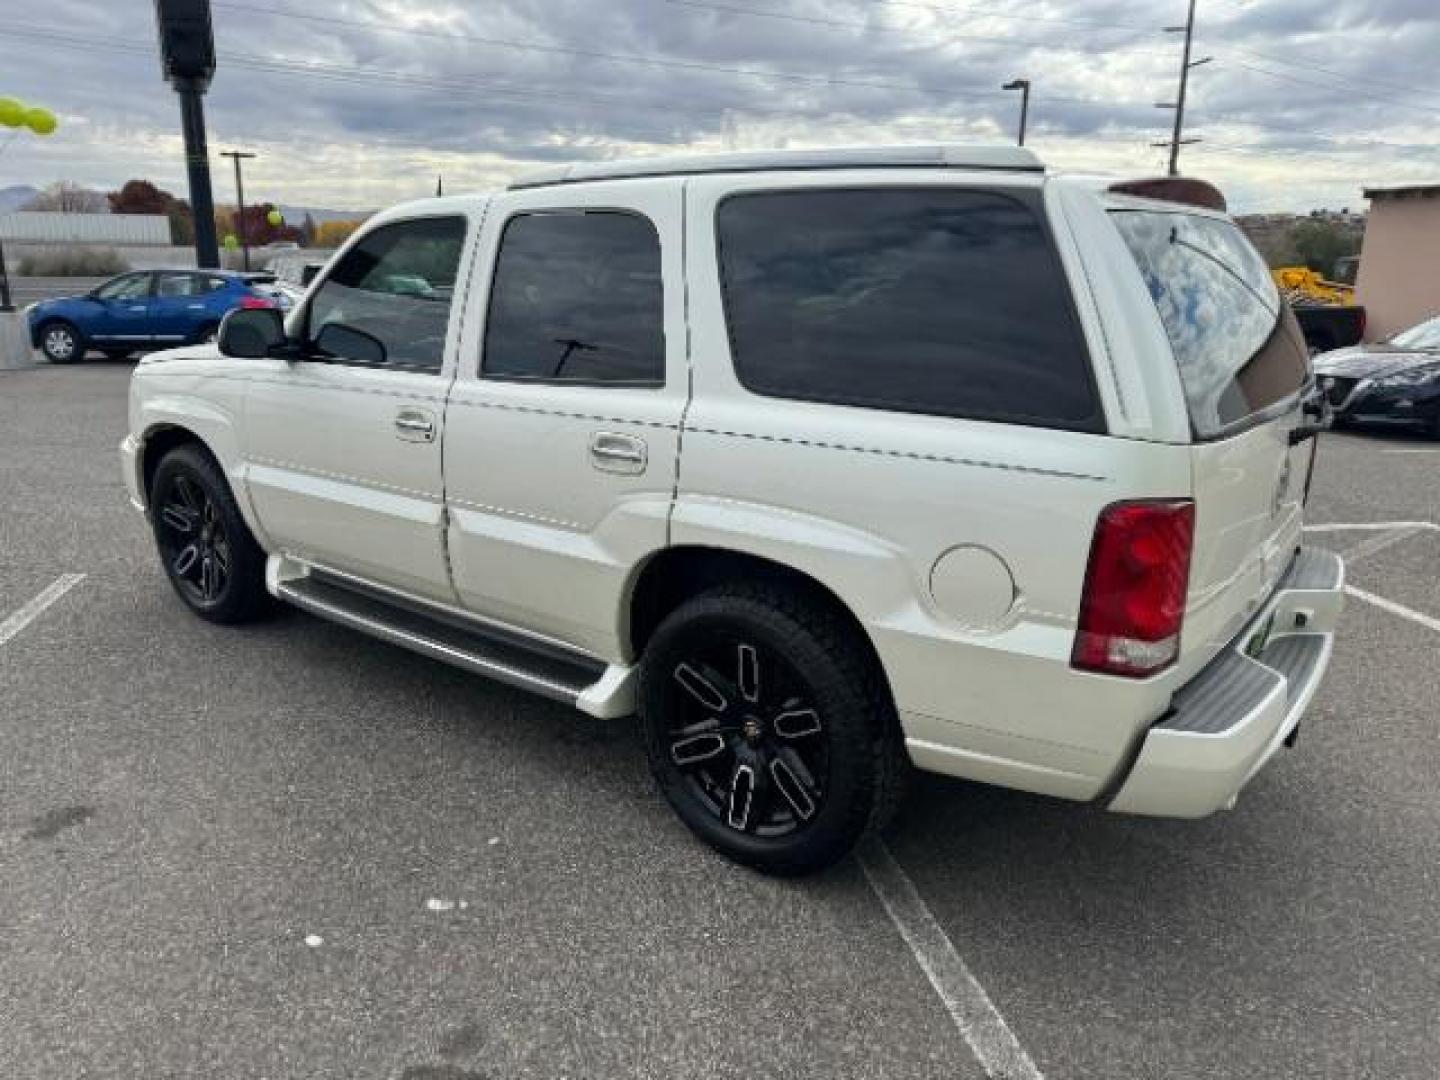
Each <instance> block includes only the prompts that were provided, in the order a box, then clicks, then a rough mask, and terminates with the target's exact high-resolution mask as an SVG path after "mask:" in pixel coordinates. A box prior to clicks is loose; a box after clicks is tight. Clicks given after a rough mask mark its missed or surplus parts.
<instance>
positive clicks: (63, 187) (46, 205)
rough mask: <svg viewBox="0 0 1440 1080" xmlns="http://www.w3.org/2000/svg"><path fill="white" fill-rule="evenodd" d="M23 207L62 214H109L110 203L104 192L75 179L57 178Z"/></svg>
mask: <svg viewBox="0 0 1440 1080" xmlns="http://www.w3.org/2000/svg"><path fill="white" fill-rule="evenodd" d="M23 209H25V210H48V211H52V212H56V213H62V214H108V213H109V212H110V203H109V201H108V200H107V199H106V198H105V194H104V193H103V192H100V191H95V190H94V189H93V188H87V187H81V186H80V185H79V184H77V183H75V182H74V181H73V180H57V181H55V183H53V184H50V185H48V186H47V187H46V188H45V189H44V190H43V191H41V192H40V194H38V195H36V196H35V197H34V198H33V199H31V200H30V201H29V202H28V203H26V204H25V206H24V207H23Z"/></svg>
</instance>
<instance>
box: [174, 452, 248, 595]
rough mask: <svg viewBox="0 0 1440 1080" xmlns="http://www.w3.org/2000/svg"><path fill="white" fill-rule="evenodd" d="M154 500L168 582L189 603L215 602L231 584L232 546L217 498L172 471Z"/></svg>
mask: <svg viewBox="0 0 1440 1080" xmlns="http://www.w3.org/2000/svg"><path fill="white" fill-rule="evenodd" d="M156 494H157V495H158V496H159V499H158V500H157V502H156V504H155V534H156V536H157V538H158V540H159V544H160V557H161V558H162V559H164V560H165V565H166V567H167V568H168V569H169V573H170V580H171V581H173V582H175V585H176V588H178V589H179V590H180V592H181V594H182V595H183V596H184V597H185V598H186V599H187V600H188V601H189V602H190V604H191V606H193V607H209V606H211V605H214V604H217V603H219V602H220V600H221V599H222V598H223V597H224V595H225V590H226V588H228V587H229V584H230V566H231V558H232V556H231V545H230V540H229V538H228V537H227V536H226V535H225V525H224V522H223V521H222V520H221V517H220V508H219V507H218V506H217V505H216V504H215V500H214V499H212V498H211V497H210V495H209V494H207V493H206V491H205V490H204V489H203V488H202V487H201V486H200V485H199V484H198V483H197V482H196V480H195V479H194V478H193V477H192V476H190V475H187V474H186V473H184V472H176V473H175V474H174V475H172V476H171V477H170V482H169V483H168V484H167V485H166V486H165V488H164V489H163V490H160V491H157V492H156Z"/></svg>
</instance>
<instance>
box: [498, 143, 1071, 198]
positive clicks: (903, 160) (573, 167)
mask: <svg viewBox="0 0 1440 1080" xmlns="http://www.w3.org/2000/svg"><path fill="white" fill-rule="evenodd" d="M864 168H957V169H987V170H1003V171H1006V172H1044V170H1045V166H1044V164H1043V163H1042V162H1041V161H1040V159H1039V158H1038V157H1036V156H1035V154H1034V153H1033V152H1032V151H1030V150H1026V149H1025V148H1024V147H1019V146H962V145H950V146H946V145H937V146H868V147H854V148H845V149H834V150H756V151H745V152H740V153H729V154H686V155H680V156H675V157H651V158H624V159H620V160H617V161H596V162H585V163H579V164H569V165H552V166H549V167H548V168H544V169H539V170H537V171H535V172H532V173H528V174H526V175H525V176H522V177H520V178H519V179H517V180H515V181H514V182H512V183H511V184H510V189H511V190H512V191H513V190H516V189H518V188H533V187H547V186H549V185H552V184H578V183H583V182H585V181H587V180H619V179H625V178H633V177H640V176H682V175H686V174H695V173H725V172H762V171H769V170H779V169H864Z"/></svg>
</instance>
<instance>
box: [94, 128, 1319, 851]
mask: <svg viewBox="0 0 1440 1080" xmlns="http://www.w3.org/2000/svg"><path fill="white" fill-rule="evenodd" d="M1223 207H1224V203H1223V200H1222V199H1221V198H1220V197H1219V194H1218V192H1216V191H1215V190H1214V189H1213V188H1211V187H1209V186H1208V185H1205V184H1203V183H1200V182H1197V181H1187V180H1180V181H1135V182H1129V183H1109V182H1106V181H1101V180H1096V179H1094V178H1079V177H1066V176H1063V175H1056V174H1054V173H1050V172H1047V171H1046V170H1045V169H1044V168H1043V166H1042V165H1041V164H1040V162H1039V161H1038V160H1037V159H1036V158H1035V157H1034V156H1033V155H1032V154H1031V153H1029V152H1028V151H1025V150H1021V149H1012V148H1002V147H982V148H964V147H931V148H914V147H911V148H899V149H868V150H857V151H825V152H790V153H765V154H732V155H724V156H718V157H699V158H694V157H692V158H683V159H675V160H649V161H627V162H614V163H607V164H600V165H585V166H572V167H561V168H556V169H552V170H550V171H547V172H544V173H541V174H539V175H536V176H532V177H528V178H525V179H523V180H521V181H519V182H517V183H515V184H513V185H511V187H510V188H509V189H508V190H506V191H503V192H500V193H498V194H494V195H482V196H466V197H458V198H445V199H434V200H426V201H423V202H417V203H411V204H407V205H404V206H400V207H396V208H395V209H392V210H389V211H387V212H385V213H382V214H380V215H377V216H376V217H375V218H373V219H371V221H370V222H369V223H368V224H367V226H366V227H365V229H364V230H363V231H362V232H360V233H359V234H358V235H357V236H355V237H354V238H353V239H352V240H351V241H350V243H348V244H347V245H346V247H345V248H344V249H343V250H342V251H340V252H339V253H338V254H337V255H336V256H335V257H334V258H333V259H332V260H331V262H330V263H329V265H328V266H327V267H326V268H325V270H324V271H323V272H322V273H321V274H320V275H319V276H318V277H317V278H316V280H315V281H314V282H313V283H312V284H311V286H310V287H309V289H308V291H307V293H306V295H305V297H304V300H303V301H302V302H301V303H300V304H299V305H297V307H296V309H295V310H294V311H293V312H292V314H291V316H290V318H289V319H288V320H287V322H286V323H285V324H284V325H282V324H281V322H280V318H279V316H278V314H277V313H275V312H270V311H240V312H235V313H234V314H232V315H231V316H230V317H229V319H228V321H227V322H226V324H225V325H224V327H223V328H222V330H221V333H220V340H219V344H218V347H216V346H197V347H193V348H185V349H176V350H172V351H169V352H165V353H160V354H157V355H155V356H151V357H150V358H148V359H147V360H146V361H144V362H142V363H141V364H140V366H139V367H138V368H137V369H136V372H135V376H134V381H133V383H132V387H131V396H130V434H129V436H128V437H127V438H126V439H125V441H124V445H123V450H122V455H123V459H124V472H125V479H126V482H127V484H128V486H129V491H130V495H131V498H132V499H133V501H134V503H135V505H136V506H137V507H139V508H141V509H142V510H143V511H144V512H145V513H146V515H147V516H148V519H149V521H150V524H151V525H152V527H153V529H154V535H155V541H156V545H157V547H158V549H159V553H160V557H161V559H162V560H163V564H164V568H165V571H166V573H167V574H168V575H169V578H170V580H171V582H172V583H173V584H174V586H175V589H176V591H177V592H178V594H179V596H180V597H181V599H182V600H183V601H184V602H185V604H186V605H188V606H189V607H190V608H191V609H192V610H193V611H194V612H195V613H196V614H198V615H200V616H202V617H204V618H207V619H210V620H212V621H215V622H222V623H230V622H239V621H241V620H245V619H251V618H254V617H257V616H259V615H261V614H262V613H263V612H264V611H265V610H266V608H267V607H268V606H269V603H270V601H271V600H272V598H278V599H279V600H282V601H286V602H288V603H291V604H294V605H296V606H298V607H300V608H303V609H305V610H306V611H309V612H312V613H314V614H316V615H320V616H323V617H325V618H329V619H334V620H335V621H337V622H340V623H343V624H346V625H348V626H351V627H354V628H357V629H360V630H363V631H366V632H367V633H371V634H375V635H378V636H379V637H381V638H384V639H387V640H389V641H392V642H395V643H396V644H399V645H403V646H406V647H409V648H411V649H414V650H416V651H418V652H421V653H424V654H426V655H428V656H431V657H434V658H437V659H440V660H444V661H447V662H449V663H453V664H458V665H459V666H461V667H464V668H467V669H469V670H471V671H474V672H477V673H480V674H483V675H488V676H491V677H493V678H497V679H500V680H502V681H504V682H507V683H511V684H514V685H516V686H521V687H525V688H528V689H530V690H534V691H536V692H538V693H541V694H545V695H547V696H549V697H552V698H555V699H557V700H559V701H563V702H567V703H569V704H572V705H574V706H575V707H576V708H577V709H579V710H580V711H581V712H585V713H589V714H590V715H592V716H598V717H613V716H623V715H628V714H631V713H638V715H639V717H640V722H641V725H642V728H643V732H644V739H645V743H646V747H647V752H648V755H649V760H650V765H651V767H652V768H653V770H654V773H655V776H656V777H657V779H658V781H659V784H660V787H661V789H662V790H663V791H664V793H665V795H666V797H667V798H668V799H669V801H670V802H671V803H672V804H673V805H674V808H675V810H676V812H677V813H678V814H679V815H680V817H681V818H682V819H683V820H684V822H685V824H686V825H688V826H689V827H690V828H691V829H692V830H694V832H695V833H697V834H698V835H699V836H700V837H702V838H703V839H705V840H706V841H708V842H709V843H710V844H712V845H714V846H715V847H716V848H718V849H719V850H721V851H722V852H724V853H725V854H726V855H728V856H730V857H732V858H734V859H737V860H739V861H741V862H743V863H747V864H749V865H752V866H755V867H759V868H761V869H764V870H767V871H770V872H775V873H801V872H805V871H808V870H813V869H816V868H818V867H821V866H824V865H826V864H829V863H831V862H833V861H834V860H836V859H838V858H839V857H841V856H842V855H843V854H844V853H845V852H846V851H848V850H849V849H850V848H851V847H852V845H854V844H855V842H856V841H857V839H859V838H860V837H861V836H862V834H864V833H865V831H866V830H867V829H871V828H874V827H875V826H876V824H877V823H878V822H880V821H882V820H883V819H884V818H885V816H886V814H887V813H888V812H889V811H890V810H891V809H892V807H893V806H894V804H895V802H896V799H897V797H898V794H897V793H898V791H899V788H900V783H901V780H902V778H903V776H904V774H905V771H906V769H907V768H908V767H909V766H910V765H911V764H912V763H913V765H915V766H918V767H920V768H922V769H928V770H931V771H934V772H939V773H945V774H947V775H950V776H955V777H964V778H967V779H970V780H978V781H984V782H986V783H991V784H1000V785H1004V786H1007V787H1013V788H1021V789H1024V790H1027V791H1034V792H1043V793H1045V794H1048V795H1054V796H1059V797H1063V798H1067V799H1075V800H1081V801H1092V802H1097V803H1100V804H1101V805H1104V806H1108V807H1109V808H1110V809H1112V810H1117V811H1122V812H1126V813H1134V814H1156V815H1173V816H1179V817H1197V816H1200V815H1204V814H1209V813H1211V812H1212V811H1215V810H1217V809H1219V808H1221V807H1225V806H1228V805H1229V804H1230V803H1232V802H1233V800H1234V799H1235V797H1236V794H1237V793H1238V792H1239V790H1240V789H1241V787H1242V786H1243V785H1244V784H1245V783H1246V782H1247V781H1248V780H1249V779H1250V778H1251V776H1253V775H1254V774H1255V772H1256V771H1257V770H1258V769H1259V768H1260V767H1261V766H1262V765H1264V764H1265V762H1266V761H1267V760H1268V759H1269V758H1270V757H1271V755H1272V754H1274V753H1275V752H1276V751H1277V749H1278V748H1279V747H1280V746H1281V745H1282V744H1283V743H1285V742H1287V741H1289V740H1291V739H1292V737H1293V735H1294V733H1295V731H1296V728H1297V725H1298V724H1299V722H1300V718H1301V714H1302V713H1303V712H1304V711H1305V708H1306V706H1307V705H1308V704H1309V702H1310V699H1311V697H1312V696H1313V695H1314V693H1315V690H1316V687H1317V685H1318V683H1319V682H1320V679H1321V676H1322V674H1323V673H1324V671H1325V668H1326V666H1327V663H1328V661H1329V657H1330V650H1331V643H1332V640H1333V634H1334V630H1335V625H1336V620H1337V617H1338V615H1339V613H1340V609H1341V598H1342V588H1343V568H1342V565H1341V563H1340V560H1339V559H1338V558H1337V557H1335V556H1334V555H1331V554H1329V553H1327V552H1324V551H1320V550H1316V549H1311V548H1306V547H1304V546H1302V542H1301V514H1302V505H1303V503H1304V500H1305V494H1306V492H1307V490H1308V488H1309V484H1310V472H1311V468H1312V465H1313V463H1314V449H1315V442H1314V440H1313V438H1312V437H1313V436H1314V434H1315V433H1316V431H1317V430H1318V428H1319V426H1320V425H1319V424H1318V423H1316V422H1315V421H1316V420H1317V419H1318V409H1317V407H1316V404H1315V402H1316V397H1315V396H1314V395H1313V386H1312V383H1313V378H1312V376H1311V374H1310V371H1309V366H1308V360H1307V357H1306V350H1305V345H1304V343H1303V341H1302V340H1301V338H1300V335H1299V333H1298V331H1297V330H1296V327H1295V322H1294V319H1293V317H1292V316H1291V314H1290V312H1289V310H1288V308H1287V307H1286V305H1285V304H1284V303H1282V301H1281V298H1280V297H1279V296H1278V295H1277V293H1276V290H1275V287H1274V285H1273V284H1272V283H1271V280H1270V276H1269V274H1268V273H1267V272H1266V268H1265V264H1264V262H1263V261H1262V260H1261V258H1260V257H1259V256H1258V255H1257V254H1256V252H1255V251H1254V249H1253V248H1252V247H1251V246H1250V244H1249V243H1247V242H1246V240H1245V239H1244V238H1243V236H1242V235H1241V234H1240V232H1239V231H1238V230H1237V229H1236V227H1235V226H1234V225H1233V224H1232V223H1231V221H1230V220H1229V219H1228V218H1227V217H1226V216H1225V214H1224V213H1223Z"/></svg>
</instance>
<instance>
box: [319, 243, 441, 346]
mask: <svg viewBox="0 0 1440 1080" xmlns="http://www.w3.org/2000/svg"><path fill="white" fill-rule="evenodd" d="M464 243H465V219H464V218H460V217H443V218H417V219H415V220H414V221H400V222H396V223H394V224H393V225H382V226H381V227H380V228H378V229H376V230H374V231H373V232H371V233H370V234H369V235H367V236H365V237H363V238H362V239H361V240H360V241H359V242H358V243H357V244H356V245H355V246H354V247H352V248H351V249H350V250H349V251H347V252H346V253H345V255H344V257H343V258H341V260H340V261H339V262H338V263H336V264H335V267H334V269H333V270H332V271H331V272H330V276H329V277H327V278H326V279H325V281H324V283H323V284H322V285H321V286H320V288H319V290H318V291H317V292H316V293H315V298H314V300H313V301H312V302H311V304H310V314H309V321H308V335H307V336H308V338H309V340H310V341H311V342H312V344H313V342H314V341H315V338H316V337H317V336H318V335H319V333H320V330H321V328H322V327H324V326H325V325H326V324H327V323H341V324H342V325H343V326H344V327H345V328H346V329H347V330H352V331H359V332H360V333H362V334H368V335H369V336H370V337H371V338H374V339H375V340H376V341H378V342H379V343H380V345H382V346H383V347H384V350H385V361H384V362H385V364H386V365H387V366H396V367H406V368H419V369H421V370H423V371H438V370H439V369H440V364H441V361H442V359H443V357H444V352H445V332H446V329H447V328H448V327H449V325H450V302H451V299H452V298H453V296H454V292H455V275H456V272H457V270H458V269H459V266H460V249H461V248H462V247H463V246H464ZM345 337H346V336H345V335H340V336H339V337H337V338H336V340H345ZM337 359H354V358H351V357H337Z"/></svg>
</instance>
